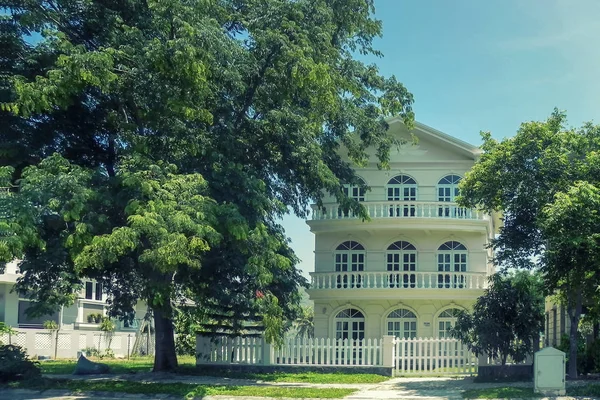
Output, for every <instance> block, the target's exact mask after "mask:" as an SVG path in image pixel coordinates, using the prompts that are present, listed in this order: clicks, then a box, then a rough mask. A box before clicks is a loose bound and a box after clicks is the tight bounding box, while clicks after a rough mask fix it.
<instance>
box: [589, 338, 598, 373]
mask: <svg viewBox="0 0 600 400" xmlns="http://www.w3.org/2000/svg"><path fill="white" fill-rule="evenodd" d="M586 355H587V359H588V362H589V364H590V369H591V370H592V372H600V339H595V340H594V341H593V342H592V343H591V344H590V345H589V347H588V348H587V350H586Z"/></svg>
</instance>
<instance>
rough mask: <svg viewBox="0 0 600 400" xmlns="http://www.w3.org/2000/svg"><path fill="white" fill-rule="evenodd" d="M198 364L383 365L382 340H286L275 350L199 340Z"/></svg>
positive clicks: (257, 341) (244, 342)
mask: <svg viewBox="0 0 600 400" xmlns="http://www.w3.org/2000/svg"><path fill="white" fill-rule="evenodd" d="M197 353H198V364H255V365H322V366H331V365H355V366H380V365H382V364H383V346H382V340H381V339H363V340H351V339H344V340H342V339H338V340H336V339H330V338H327V339H324V338H319V339H313V338H291V339H286V340H285V341H284V343H283V346H281V347H280V348H276V347H275V346H272V345H270V344H268V343H266V342H265V341H264V340H263V339H262V338H241V337H237V338H230V337H215V338H208V337H202V336H199V337H198V345H197Z"/></svg>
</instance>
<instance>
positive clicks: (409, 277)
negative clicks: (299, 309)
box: [310, 271, 488, 291]
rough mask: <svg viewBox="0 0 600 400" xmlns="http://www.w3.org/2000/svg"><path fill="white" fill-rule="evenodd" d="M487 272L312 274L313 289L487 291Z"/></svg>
mask: <svg viewBox="0 0 600 400" xmlns="http://www.w3.org/2000/svg"><path fill="white" fill-rule="evenodd" d="M487 286H488V276H487V274H486V273H485V272H447V271H438V272H429V271H427V272H418V271H352V272H350V271H340V272H313V273H311V285H310V289H311V290H336V291H337V290H355V291H360V290H368V289H385V290H414V289H428V290H431V289H439V290H442V289H449V290H469V289H475V290H483V289H486V288H487Z"/></svg>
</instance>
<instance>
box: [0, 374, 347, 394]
mask: <svg viewBox="0 0 600 400" xmlns="http://www.w3.org/2000/svg"><path fill="white" fill-rule="evenodd" d="M3 387H4V388H20V389H31V390H40V391H44V390H48V389H62V390H68V391H71V392H73V393H84V392H116V393H128V394H156V393H165V394H171V395H176V396H182V397H185V398H187V399H193V398H195V397H198V398H202V397H203V396H211V395H230V396H260V397H292V398H319V399H339V398H342V397H345V396H348V395H349V394H351V393H353V392H355V391H356V390H354V389H330V388H327V389H320V388H319V389H313V388H294V387H273V386H228V385H227V386H226V385H223V386H219V385H194V384H189V383H145V382H131V381H123V380H112V381H82V380H68V379H64V380H59V379H39V380H35V381H33V382H29V381H21V382H13V383H11V384H8V385H0V388H3Z"/></svg>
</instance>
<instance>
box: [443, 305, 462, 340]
mask: <svg viewBox="0 0 600 400" xmlns="http://www.w3.org/2000/svg"><path fill="white" fill-rule="evenodd" d="M461 311H462V310H459V309H458V308H449V309H447V310H444V311H442V312H441V314H440V316H439V317H438V337H440V338H449V337H450V330H451V329H452V328H453V327H454V325H456V319H457V318H458V315H459V314H460V313H461Z"/></svg>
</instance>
